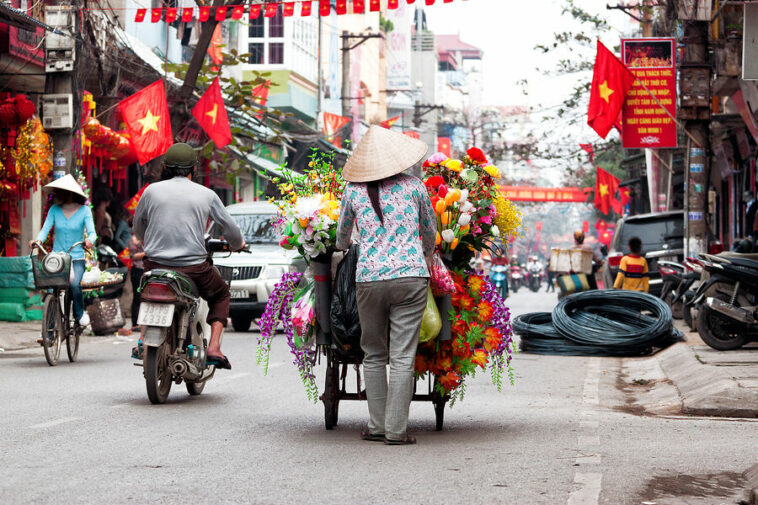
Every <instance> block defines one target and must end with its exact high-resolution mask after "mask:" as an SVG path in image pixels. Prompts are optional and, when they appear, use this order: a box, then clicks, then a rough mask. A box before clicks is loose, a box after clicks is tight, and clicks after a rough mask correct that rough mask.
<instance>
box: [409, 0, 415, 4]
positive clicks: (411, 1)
mask: <svg viewBox="0 0 758 505" xmlns="http://www.w3.org/2000/svg"><path fill="white" fill-rule="evenodd" d="M415 2H416V0H408V5H410V4H412V3H415Z"/></svg>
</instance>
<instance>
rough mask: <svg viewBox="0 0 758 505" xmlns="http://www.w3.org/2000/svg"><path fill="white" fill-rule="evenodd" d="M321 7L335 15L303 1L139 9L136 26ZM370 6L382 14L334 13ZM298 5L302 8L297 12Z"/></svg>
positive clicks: (340, 7)
mask: <svg viewBox="0 0 758 505" xmlns="http://www.w3.org/2000/svg"><path fill="white" fill-rule="evenodd" d="M386 1H387V9H397V8H398V7H399V4H400V2H401V1H403V0H386ZM404 1H405V2H406V3H408V4H409V5H410V4H414V3H416V0H404ZM421 1H423V2H424V5H434V3H435V0H419V3H421ZM452 1H453V0H439V2H440V3H451V2H452ZM316 2H317V3H318V6H317V7H318V15H319V16H329V15H331V13H332V2H331V1H330V0H299V1H297V2H266V3H254V4H250V5H228V6H222V7H210V6H201V7H181V8H179V7H156V8H152V9H137V14H136V15H135V16H134V21H135V22H136V23H142V22H143V21H145V18H147V14H148V11H150V22H151V23H157V22H159V21H165V22H166V23H174V22H176V21H181V22H182V23H189V22H191V21H192V20H194V19H195V15H197V20H198V21H200V22H204V21H208V20H210V19H211V18H213V19H215V20H216V21H224V20H225V19H226V18H227V17H231V19H234V20H238V19H241V18H242V16H244V15H245V11H248V14H249V19H257V18H258V17H259V16H260V15H261V14H263V17H267V18H272V17H274V16H276V14H277V12H279V8H280V7H281V9H282V16H284V17H291V16H294V15H295V14H296V10H299V14H300V16H310V15H311V14H312V13H313V12H314V11H315V10H314V9H313V4H314V3H316ZM366 3H368V10H369V12H379V11H380V10H381V3H380V0H352V9H348V0H337V1H336V3H335V5H334V11H335V13H336V14H337V15H344V14H363V13H365V12H366ZM297 4H300V7H299V9H297ZM348 11H349V12H348Z"/></svg>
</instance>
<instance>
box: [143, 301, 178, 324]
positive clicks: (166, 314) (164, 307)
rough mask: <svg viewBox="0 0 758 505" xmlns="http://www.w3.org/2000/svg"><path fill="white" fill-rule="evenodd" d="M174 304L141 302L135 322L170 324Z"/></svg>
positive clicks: (172, 318)
mask: <svg viewBox="0 0 758 505" xmlns="http://www.w3.org/2000/svg"><path fill="white" fill-rule="evenodd" d="M173 320H174V306H173V305H169V304H166V303H150V302H142V303H141V304H140V306H139V315H138V316H137V324H138V325H140V326H163V327H166V326H171V322H172V321H173Z"/></svg>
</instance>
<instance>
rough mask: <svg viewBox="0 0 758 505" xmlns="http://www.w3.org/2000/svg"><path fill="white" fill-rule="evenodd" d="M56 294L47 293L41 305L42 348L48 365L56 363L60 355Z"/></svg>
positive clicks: (59, 325)
mask: <svg viewBox="0 0 758 505" xmlns="http://www.w3.org/2000/svg"><path fill="white" fill-rule="evenodd" d="M58 312H59V311H58V296H57V295H56V294H52V295H47V297H46V298H45V304H44V305H43V307H42V348H43V349H44V350H45V360H47V364H48V365H50V366H55V365H57V364H58V358H59V357H60V355H61V330H62V328H61V318H60V314H59V313H58Z"/></svg>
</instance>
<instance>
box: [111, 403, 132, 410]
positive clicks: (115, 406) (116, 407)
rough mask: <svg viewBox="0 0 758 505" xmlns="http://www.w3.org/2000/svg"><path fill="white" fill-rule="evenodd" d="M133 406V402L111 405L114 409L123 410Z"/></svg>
mask: <svg viewBox="0 0 758 505" xmlns="http://www.w3.org/2000/svg"><path fill="white" fill-rule="evenodd" d="M130 405H131V402H126V403H119V404H117V405H111V408H112V409H123V408H124V407H129V406H130Z"/></svg>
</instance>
